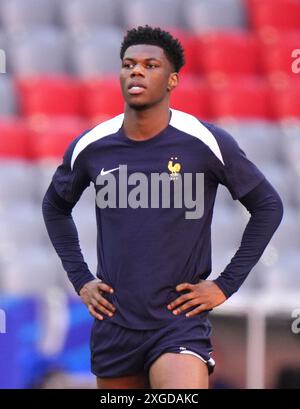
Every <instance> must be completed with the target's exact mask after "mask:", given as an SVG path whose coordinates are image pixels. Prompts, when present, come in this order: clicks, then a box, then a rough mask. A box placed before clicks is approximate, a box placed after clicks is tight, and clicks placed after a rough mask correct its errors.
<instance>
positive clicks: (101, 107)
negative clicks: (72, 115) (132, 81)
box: [82, 76, 124, 121]
mask: <svg viewBox="0 0 300 409" xmlns="http://www.w3.org/2000/svg"><path fill="white" fill-rule="evenodd" d="M82 87H83V96H82V98H83V112H84V114H85V115H86V116H87V117H89V118H91V119H92V120H96V121H97V119H100V121H101V120H103V119H104V118H105V117H107V118H109V117H113V116H115V115H118V114H120V113H121V112H124V100H123V96H122V92H121V87H120V82H119V80H118V78H116V77H115V76H113V77H112V76H107V77H99V78H94V79H91V80H87V81H85V82H84V83H83V85H82Z"/></svg>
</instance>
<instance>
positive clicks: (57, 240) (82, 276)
mask: <svg viewBox="0 0 300 409" xmlns="http://www.w3.org/2000/svg"><path fill="white" fill-rule="evenodd" d="M72 208H73V204H71V203H69V202H67V201H66V200H64V199H62V198H61V197H60V196H59V195H58V194H57V193H56V191H55V189H54V186H53V183H51V184H50V186H49V188H48V190H47V192H46V194H45V196H44V199H43V205H42V211H43V217H44V221H45V225H46V228H47V232H48V235H49V238H50V240H51V242H52V245H53V247H54V248H55V250H56V252H57V254H58V256H59V258H60V259H61V262H62V265H63V267H64V269H65V271H66V272H67V274H68V277H69V280H70V281H71V283H72V285H73V287H74V288H75V291H76V292H77V294H79V291H80V290H81V288H82V287H83V286H84V284H86V283H87V282H88V281H91V280H94V279H95V277H94V275H93V274H92V273H91V272H90V271H89V269H88V266H87V264H86V262H85V261H84V258H83V255H82V252H81V249H80V245H79V238H78V232H77V229H76V226H75V223H74V220H73V217H72Z"/></svg>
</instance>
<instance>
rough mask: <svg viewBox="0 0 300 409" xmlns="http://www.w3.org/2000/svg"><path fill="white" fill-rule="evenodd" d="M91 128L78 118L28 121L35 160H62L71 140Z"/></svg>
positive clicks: (44, 118)
mask: <svg viewBox="0 0 300 409" xmlns="http://www.w3.org/2000/svg"><path fill="white" fill-rule="evenodd" d="M89 128H91V126H90V124H89V123H87V121H85V120H83V119H82V118H79V117H51V118H50V117H48V118H46V117H43V118H36V119H34V120H32V121H30V130H31V132H30V141H31V146H32V152H33V156H34V158H35V159H39V160H41V159H45V158H60V159H61V158H62V156H63V154H64V152H65V150H66V148H67V147H68V145H69V144H70V142H71V141H72V140H74V139H75V138H76V137H77V136H79V135H80V134H81V133H83V132H84V131H85V130H88V129H89Z"/></svg>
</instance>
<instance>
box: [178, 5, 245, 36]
mask: <svg viewBox="0 0 300 409" xmlns="http://www.w3.org/2000/svg"><path fill="white" fill-rule="evenodd" d="M181 10H182V15H183V18H184V22H185V24H186V26H187V27H188V28H189V29H190V30H192V31H193V32H195V33H206V32H210V31H216V30H217V31H218V30H228V29H229V30H231V29H232V28H243V27H245V24H246V10H245V7H244V2H243V1H241V0H215V1H212V0H201V1H198V0H187V1H184V2H181Z"/></svg>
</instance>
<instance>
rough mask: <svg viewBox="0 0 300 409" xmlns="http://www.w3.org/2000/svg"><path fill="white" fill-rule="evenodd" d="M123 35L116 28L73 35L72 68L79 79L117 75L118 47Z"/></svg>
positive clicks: (104, 28)
mask: <svg viewBox="0 0 300 409" xmlns="http://www.w3.org/2000/svg"><path fill="white" fill-rule="evenodd" d="M122 39H123V33H122V31H121V30H120V29H118V28H116V27H112V26H110V27H108V26H107V27H102V28H97V29H90V30H89V31H86V32H84V33H83V34H81V35H73V40H72V53H71V54H72V61H73V68H74V71H75V72H76V74H77V75H79V76H81V77H93V76H97V75H100V74H110V73H119V71H120V68H121V60H120V47H121V43H122Z"/></svg>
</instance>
